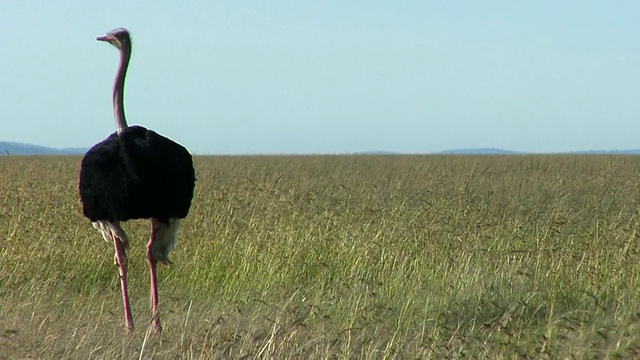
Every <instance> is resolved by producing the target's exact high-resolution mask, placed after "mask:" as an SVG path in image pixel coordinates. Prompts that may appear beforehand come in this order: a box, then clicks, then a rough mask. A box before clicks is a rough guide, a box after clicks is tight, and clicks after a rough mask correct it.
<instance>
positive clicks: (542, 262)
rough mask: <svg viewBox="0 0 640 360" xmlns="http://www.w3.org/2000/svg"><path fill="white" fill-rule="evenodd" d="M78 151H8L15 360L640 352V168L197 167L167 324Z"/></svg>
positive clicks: (137, 255)
mask: <svg viewBox="0 0 640 360" xmlns="http://www.w3.org/2000/svg"><path fill="white" fill-rule="evenodd" d="M79 161H80V159H79V158H77V157H0V358H3V359H4V358H6V359H9V358H34V359H35V358H38V359H40V358H51V359H62V358H83V359H88V358H95V359H101V358H108V359H115V358H122V359H135V358H147V359H151V358H153V359H193V358H196V359H214V358H218V359H223V358H230V359H251V358H258V359H289V358H292V359H307V358H314V359H343V358H344V359H418V358H420V359H422V358H425V359H428V358H433V359H442V358H492V359H500V358H511V359H513V358H632V357H636V358H637V357H640V293H639V290H640V276H639V275H640V270H639V266H638V265H639V263H640V253H639V250H640V239H639V235H638V230H639V229H640V224H639V217H638V216H639V210H638V209H640V192H639V189H640V188H639V184H640V157H633V156H626V157H625V156H617V157H616V156H602V157H599V156H476V157H464V156H440V157H439V156H330V157H329V156H326V157H322V156H318V157H311V156H310V157H198V158H196V161H195V165H196V172H197V179H198V181H197V186H196V194H195V198H194V201H193V206H192V210H191V213H190V215H189V217H188V218H187V219H186V220H185V221H184V222H183V224H182V228H181V231H180V234H179V242H178V246H177V249H176V250H175V251H174V252H173V253H172V254H171V256H172V260H173V262H174V265H171V266H168V267H162V268H161V269H160V275H159V276H160V279H159V281H160V311H161V318H162V320H163V325H164V332H163V334H162V335H161V336H157V335H154V334H151V333H149V332H148V331H147V326H148V321H149V319H150V311H149V295H148V292H149V283H148V269H147V265H146V261H145V258H144V250H145V246H144V245H145V243H146V240H147V237H148V230H149V226H150V225H149V223H148V222H147V221H134V222H129V223H127V224H125V229H127V231H128V232H129V235H130V237H131V238H132V239H133V241H132V247H131V250H130V251H129V258H130V260H129V273H130V275H129V282H130V296H131V299H132V309H133V314H134V318H135V320H136V325H137V328H136V331H135V332H134V333H132V334H126V333H125V329H124V319H123V314H122V303H121V297H120V289H119V283H118V279H117V271H116V268H115V267H114V265H113V249H112V247H111V246H110V245H109V244H107V243H105V242H104V241H103V240H102V238H101V236H100V235H99V233H98V232H97V231H96V230H94V229H93V228H92V227H91V225H90V223H89V222H88V221H87V220H86V219H85V218H83V216H82V214H81V204H80V202H79V199H78V195H77V174H78V167H79Z"/></svg>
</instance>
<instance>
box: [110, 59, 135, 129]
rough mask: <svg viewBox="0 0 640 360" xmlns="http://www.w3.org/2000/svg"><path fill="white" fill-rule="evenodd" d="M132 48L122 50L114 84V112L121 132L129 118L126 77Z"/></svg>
mask: <svg viewBox="0 0 640 360" xmlns="http://www.w3.org/2000/svg"><path fill="white" fill-rule="evenodd" d="M130 57H131V49H127V48H125V49H123V50H122V51H121V52H120V65H119V66H118V72H117V73H116V79H115V82H114V84H113V114H114V116H115V120H116V130H117V131H118V134H121V133H122V132H123V131H124V130H125V129H126V128H127V118H126V117H125V115H124V78H125V76H126V75H127V67H128V66H129V58H130Z"/></svg>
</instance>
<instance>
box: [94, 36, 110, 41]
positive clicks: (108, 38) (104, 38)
mask: <svg viewBox="0 0 640 360" xmlns="http://www.w3.org/2000/svg"><path fill="white" fill-rule="evenodd" d="M96 40H98V41H107V42H108V41H110V40H111V36H109V35H105V36H98V37H97V38H96Z"/></svg>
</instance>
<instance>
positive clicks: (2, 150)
mask: <svg viewBox="0 0 640 360" xmlns="http://www.w3.org/2000/svg"><path fill="white" fill-rule="evenodd" d="M87 150H88V149H85V148H65V149H58V148H52V147H46V146H39V145H31V144H24V143H18V142H12V141H0V155H81V154H84V153H85V152H86V151H87Z"/></svg>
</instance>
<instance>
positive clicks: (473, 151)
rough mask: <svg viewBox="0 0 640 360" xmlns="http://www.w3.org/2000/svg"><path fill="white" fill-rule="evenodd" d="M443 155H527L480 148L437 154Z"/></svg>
mask: <svg viewBox="0 0 640 360" xmlns="http://www.w3.org/2000/svg"><path fill="white" fill-rule="evenodd" d="M436 154H443V155H524V154H526V153H524V152H520V151H511V150H503V149H496V148H478V149H453V150H445V151H440V152H437V153H436Z"/></svg>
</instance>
